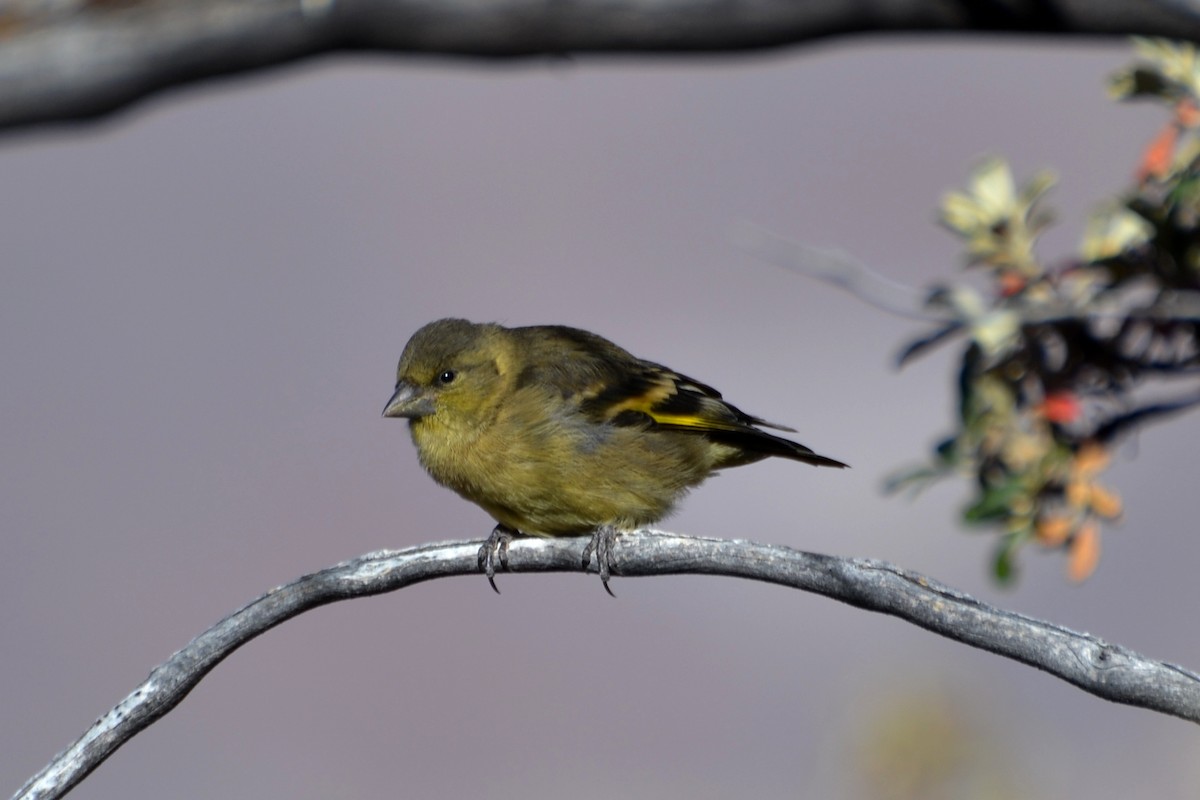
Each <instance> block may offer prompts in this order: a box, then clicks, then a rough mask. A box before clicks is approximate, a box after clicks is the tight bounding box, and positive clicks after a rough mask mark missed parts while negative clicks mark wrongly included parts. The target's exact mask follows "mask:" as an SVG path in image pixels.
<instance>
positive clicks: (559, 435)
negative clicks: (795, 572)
mask: <svg viewBox="0 0 1200 800" xmlns="http://www.w3.org/2000/svg"><path fill="white" fill-rule="evenodd" d="M383 415H384V416H385V417H403V418H406V419H408V421H409V422H408V424H409V432H410V433H411V435H412V440H413V443H414V444H415V445H416V447H417V456H418V458H419V459H420V462H421V465H422V466H423V467H424V468H425V469H426V471H428V472H429V474H430V475H431V476H432V477H433V479H434V480H435V481H437V482H438V483H440V484H442V485H443V486H446V487H449V488H450V489H453V490H454V491H456V492H458V494H460V495H462V496H463V497H465V498H466V499H467V500H470V501H471V502H473V503H475V504H477V505H479V506H480V507H481V508H483V510H485V511H487V512H488V514H490V515H491V516H492V517H493V518H494V519H495V520H496V522H497V525H496V527H495V529H494V530H493V531H492V534H491V536H490V537H488V540H487V543H486V544H484V546H483V547H481V548H480V551H479V567H480V570H481V571H484V572H485V573H486V575H487V577H488V581H489V582H490V583H491V585H492V588H493V589H496V584H495V581H494V580H493V577H494V574H495V562H496V560H497V558H499V561H500V565H501V568H506V567H507V566H508V564H507V555H508V552H507V551H508V543H509V542H510V541H511V540H512V537H513V536H514V535H516V534H524V535H530V536H580V535H584V534H591V535H592V539H591V541H590V542H589V543H588V545H587V547H586V549H585V550H584V553H583V567H584V569H586V568H587V565H588V563H589V561H590V559H591V554H592V552H593V551H594V552H595V553H596V560H597V567H598V571H599V573H600V578H601V580H602V581H603V583H604V588H605V590H606V591H608V593H609V594H612V590H611V589H609V586H608V580H609V575H610V565H609V557H610V553H611V551H612V546H613V543H614V541H615V536H616V533H617V531H619V530H632V529H635V528H639V527H642V526H645V525H649V524H652V523H654V522H657V521H659V520H660V519H662V518H663V517H665V516H666V515H668V514H669V513H671V511H672V509H673V508H674V506H675V503H676V502H677V501H678V500H679V499H680V498H681V497H682V496H683V495H684V494H685V493H687V491H688V490H689V489H690V488H691V487H693V486H696V485H697V484H699V483H700V482H701V481H703V480H704V479H705V478H707V477H708V476H709V475H711V474H712V473H713V472H715V471H717V470H719V469H723V468H725V467H735V466H740V465H742V464H750V463H753V462H755V461H759V460H761V459H764V458H767V457H768V456H782V457H783V458H790V459H794V460H796V461H803V462H804V463H806V464H812V465H814V466H819V467H845V466H846V465H845V464H843V463H842V462H840V461H837V460H835V459H832V458H827V457H825V456H822V455H817V454H816V453H814V452H813V451H812V450H810V449H808V448H807V447H805V446H804V445H802V444H797V443H796V442H793V441H790V440H788V439H784V438H783V437H780V436H776V435H774V434H771V433H767V432H766V431H764V430H762V427H770V428H775V429H777V430H783V431H790V430H792V429H791V428H785V427H784V426H782V425H775V424H773V423H770V422H767V421H765V420H762V419H759V418H758V417H754V416H751V415H749V414H747V413H745V412H743V411H741V410H740V409H738V408H737V407H736V406H733V405H731V404H730V403H727V402H726V401H725V400H723V399H722V398H721V394H720V393H719V392H718V391H717V390H716V389H713V388H712V387H711V386H706V385H705V384H703V383H700V382H699V381H696V380H693V379H691V378H689V377H687V376H685V375H681V374H680V373H678V372H675V371H673V370H671V369H668V368H667V367H664V366H662V365H661V364H656V363H654V362H652V361H644V360H642V359H640V358H638V357H636V356H634V355H632V354H630V353H628V352H626V351H625V350H623V349H621V348H620V347H618V346H617V345H615V344H613V343H612V342H610V341H609V340H607V339H605V338H603V337H601V336H598V335H596V334H594V333H589V332H588V331H585V330H580V329H578V328H569V327H565V326H562V325H536V326H531V327H525V328H505V327H502V326H500V325H497V324H492V323H483V324H479V323H473V322H468V321H467V320H464V319H442V320H438V321H436V322H431V323H429V324H428V325H426V326H425V327H423V328H421V329H420V330H418V331H417V332H416V333H415V334H413V337H412V338H411V339H410V340H409V342H408V344H407V345H405V347H404V353H403V354H402V355H401V356H400V364H399V366H398V367H397V369H396V390H395V393H394V394H393V395H392V397H391V399H390V400H389V401H388V403H387V406H386V407H385V408H384V410H383ZM497 591H498V590H497Z"/></svg>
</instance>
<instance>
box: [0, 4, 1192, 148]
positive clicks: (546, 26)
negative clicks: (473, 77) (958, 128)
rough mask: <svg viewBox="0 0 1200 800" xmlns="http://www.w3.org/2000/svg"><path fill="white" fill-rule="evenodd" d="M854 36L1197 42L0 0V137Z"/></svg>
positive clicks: (839, 7)
mask: <svg viewBox="0 0 1200 800" xmlns="http://www.w3.org/2000/svg"><path fill="white" fill-rule="evenodd" d="M854 33H906V34H911V33H1017V34H1046V35H1053V36H1089V37H1098V36H1118V35H1129V34H1140V35H1144V36H1163V37H1171V38H1176V39H1191V40H1193V41H1198V40H1200V8H1198V7H1197V5H1196V3H1195V2H1193V0H1058V2H1052V1H1048V0H996V1H994V2H979V1H978V0H872V1H871V2H862V1H861V0H859V1H857V2H856V1H855V0H804V2H796V0H489V2H486V3H481V2H478V1H477V0H437V2H429V0H0V129H5V128H17V127H21V126H30V125H34V124H37V123H46V122H62V121H68V120H82V119H88V118H92V117H97V116H101V115H104V114H108V113H110V112H112V111H115V110H117V109H120V108H122V107H124V106H127V105H129V104H130V103H133V102H134V101H136V100H138V99H140V98H142V97H145V96H147V95H151V94H154V93H156V92H159V91H161V90H164V89H167V88H169V87H174V86H179V85H183V84H187V83H192V82H195V81H199V80H204V79H208V78H212V77H216V76H219V75H229V74H234V73H243V72H249V71H252V70H256V69H261V68H264V67H270V66H274V65H279V64H284V63H288V62H291V61H295V60H297V59H301V58H306V57H309V56H314V55H318V54H321V53H328V52H334V51H363V50H369V51H379V52H387V53H412V54H438V55H449V56H467V57H478V58H518V57H546V56H549V57H555V58H558V57H562V56H566V55H573V54H584V53H610V54H611V53H643V54H647V53H710V54H711V53H718V52H734V51H748V50H749V51H755V50H763V49H766V48H773V47H781V46H785V45H795V44H799V43H803V42H808V41H812V40H816V39H821V38H825V37H830V36H839V35H845V34H854Z"/></svg>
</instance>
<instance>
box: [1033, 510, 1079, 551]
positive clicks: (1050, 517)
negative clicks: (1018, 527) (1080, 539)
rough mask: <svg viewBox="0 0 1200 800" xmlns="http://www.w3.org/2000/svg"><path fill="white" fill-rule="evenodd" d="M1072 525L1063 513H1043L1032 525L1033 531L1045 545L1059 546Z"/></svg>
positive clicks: (1068, 534)
mask: <svg viewBox="0 0 1200 800" xmlns="http://www.w3.org/2000/svg"><path fill="white" fill-rule="evenodd" d="M1074 527H1075V526H1074V525H1072V524H1071V518H1070V517H1068V516H1066V515H1065V514H1043V515H1042V516H1041V517H1039V518H1038V521H1037V523H1036V524H1035V525H1034V533H1035V534H1036V535H1037V539H1038V541H1039V542H1041V543H1042V544H1044V545H1045V546H1046V547H1059V546H1060V545H1062V543H1063V542H1065V541H1066V540H1067V537H1068V536H1070V535H1071V531H1072V529H1074Z"/></svg>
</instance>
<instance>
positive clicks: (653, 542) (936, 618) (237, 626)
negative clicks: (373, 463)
mask: <svg viewBox="0 0 1200 800" xmlns="http://www.w3.org/2000/svg"><path fill="white" fill-rule="evenodd" d="M586 542H587V537H583V538H579V539H517V540H514V541H513V543H512V546H511V547H510V549H509V553H508V555H509V564H510V568H511V570H512V571H513V572H579V571H581V565H580V564H581V554H582V552H583V547H584V545H585V543H586ZM481 544H482V542H479V541H475V542H446V543H442V544H430V545H424V546H421V547H413V548H410V549H407V550H382V551H379V552H376V553H369V554H367V555H365V556H362V557H361V558H357V559H354V560H352V561H347V562H344V563H342V564H338V565H336V566H333V567H330V568H329V569H325V570H322V571H320V572H315V573H313V574H311V575H305V576H304V577H302V578H298V579H296V580H295V581H292V582H291V583H289V584H287V585H285V586H280V587H279V588H277V589H272V590H271V591H269V592H267V593H266V594H265V595H263V596H262V597H260V598H258V599H257V600H255V601H254V602H252V603H250V604H249V605H247V606H246V607H244V608H242V609H241V610H239V611H236V612H234V613H233V614H231V615H229V616H228V617H226V618H225V619H223V620H221V621H220V622H219V623H217V624H216V625H215V626H213V627H212V628H210V629H209V630H207V631H205V632H204V633H202V634H201V635H200V636H198V637H196V638H195V639H194V640H192V642H191V643H190V644H188V645H187V646H186V647H184V648H183V649H182V650H180V651H179V652H177V653H175V654H174V655H173V656H171V657H170V658H169V659H168V660H167V661H166V662H165V663H163V664H162V665H160V666H159V667H157V668H155V670H154V671H153V672H151V673H150V676H149V677H148V678H147V679H146V680H145V681H144V682H143V683H142V685H141V686H138V687H137V688H136V689H135V690H134V691H133V693H132V694H130V695H129V696H128V697H126V698H125V699H124V700H122V701H121V702H120V703H118V704H117V706H116V707H115V708H113V709H112V710H111V711H109V712H108V713H107V714H105V715H104V716H102V717H101V718H100V719H98V720H97V721H96V722H95V723H94V724H93V725H92V727H91V728H90V729H89V730H88V731H87V732H86V733H84V734H83V736H81V737H80V738H79V740H78V741H76V742H75V743H74V744H72V745H71V746H70V747H68V748H67V749H66V750H64V751H63V752H62V753H60V754H59V755H58V756H56V757H55V759H54V760H53V761H52V762H51V763H50V764H49V765H48V766H47V767H46V768H45V769H43V770H42V771H41V772H40V773H38V774H37V775H35V776H34V777H33V778H31V779H30V780H29V782H28V783H26V784H25V785H24V786H23V787H21V789H20V790H19V791H18V792H17V793H16V794H15V795H14V796H13V797H14V800H33V798H38V800H46V799H47V798H57V797H62V796H63V795H64V794H66V793H67V792H68V791H70V789H71V788H72V787H73V786H75V785H76V784H78V783H79V782H80V781H81V780H83V779H84V778H85V777H86V776H87V774H88V773H89V772H91V771H92V770H94V769H95V768H96V767H97V766H99V765H100V763H101V762H103V761H104V760H105V759H106V758H108V757H109V756H110V755H112V754H113V753H114V752H115V751H116V750H117V748H119V747H120V746H121V745H122V744H123V743H124V742H125V741H126V740H128V739H129V738H130V737H132V736H134V735H135V734H136V733H138V732H139V731H141V730H142V729H144V728H146V727H147V726H149V725H150V724H151V723H153V722H154V721H155V720H157V719H158V718H159V717H161V716H163V715H164V714H166V713H167V712H168V711H170V710H171V709H172V708H174V707H175V706H176V705H177V704H178V703H179V702H180V701H181V700H183V698H184V697H185V696H187V693H188V692H189V691H191V690H192V688H193V687H195V686H196V684H197V683H199V682H200V680H201V679H202V678H203V677H204V676H205V675H206V674H208V672H209V670H211V669H212V668H213V667H215V666H216V665H217V664H219V663H220V662H221V661H222V659H224V658H226V657H227V656H229V655H230V654H231V653H233V651H234V650H236V649H237V648H239V647H241V646H242V645H243V644H245V643H247V642H249V641H250V640H251V639H253V638H254V637H256V636H258V635H259V634H262V633H265V632H266V631H268V630H270V629H271V628H273V627H275V626H276V625H279V624H281V623H283V622H285V621H286V620H288V619H290V618H292V617H294V616H296V615H297V614H300V613H302V612H304V611H308V610H309V609H312V608H316V607H318V606H322V605H325V604H326V603H332V602H335V601H338V600H348V599H350V598H353V597H366V596H369V595H375V594H380V593H382V592H390V591H394V590H396V589H401V588H404V587H405V586H411V585H412V584H415V583H421V582H422V581H427V580H430V579H433V578H443V577H448V576H450V575H470V576H472V580H478V581H479V582H480V583H481V584H482V583H483V577H482V576H480V575H479V572H478V561H477V558H478V553H479V547H480V545H481ZM612 565H613V574H614V575H620V576H641V575H681V574H701V575H727V576H730V577H737V578H750V579H753V580H759V581H765V582H768V583H777V584H779V585H781V586H790V587H792V588H794V589H801V590H804V591H808V592H816V593H817V594H823V595H825V596H826V597H832V598H834V599H835V600H840V601H842V602H844V603H849V604H850V605H853V606H857V607H859V608H865V609H868V610H871V611H879V612H882V613H884V614H891V615H893V616H896V617H900V618H901V619H904V620H908V621H909V622H911V623H913V624H915V625H918V626H920V627H922V628H925V629H926V630H930V631H933V632H934V633H937V634H940V635H942V636H945V637H947V638H949V639H953V640H955V641H958V642H963V643H965V644H969V645H971V646H973V647H978V648H981V649H983V650H987V651H989V652H992V653H996V654H998V655H1002V656H1005V657H1007V658H1011V659H1014V660H1016V661H1020V662H1021V663H1023V664H1029V665H1030V666H1034V667H1037V668H1038V669H1042V670H1045V671H1046V672H1049V673H1050V674H1052V675H1056V676H1058V677H1059V678H1062V679H1063V680H1065V681H1068V682H1070V683H1073V684H1075V685H1076V686H1078V687H1079V688H1081V689H1083V690H1084V691H1086V692H1090V693H1091V694H1094V695H1096V696H1098V697H1102V698H1104V699H1106V700H1111V701H1113V702H1116V703H1126V704H1128V705H1132V706H1140V707H1142V708H1149V709H1153V710H1155V711H1161V712H1163V713H1164V714H1171V715H1174V716H1177V717H1180V718H1182V719H1185V720H1190V721H1192V722H1200V675H1197V674H1196V673H1194V672H1191V671H1189V670H1186V669H1184V668H1182V667H1178V666H1175V665H1173V664H1166V663H1163V662H1161V661H1154V660H1152V659H1148V658H1145V657H1144V656H1141V655H1139V654H1137V653H1135V652H1133V651H1132V650H1128V649H1126V648H1124V647H1121V646H1119V645H1114V644H1109V643H1107V642H1105V641H1103V640H1101V639H1098V638H1096V637H1095V636H1092V635H1090V634H1087V633H1079V632H1077V631H1073V630H1069V629H1068V628H1064V627H1061V626H1059V625H1055V624H1053V623H1050V622H1043V621H1041V620H1038V619H1034V618H1032V617H1026V616H1023V615H1021V614H1016V613H1014V612H1011V611H1005V610H1003V609H999V608H994V607H992V606H989V605H987V604H985V603H981V602H979V601H978V600H976V599H974V598H973V597H970V596H969V595H966V594H963V593H962V592H959V591H956V590H954V589H951V588H950V587H948V586H944V585H942V584H940V583H938V582H937V581H934V580H932V579H930V578H927V577H925V576H924V575H920V574H918V573H915V572H909V571H908V570H904V569H901V568H899V567H897V566H894V565H892V564H888V563H886V562H883V561H873V560H869V559H858V558H836V557H833V556H826V555H819V554H815V553H805V552H801V551H799V550H793V549H791V548H788V547H781V546H778V545H764V544H755V543H754V542H748V541H744V540H725V539H698V538H692V537H688V536H679V535H676V534H671V533H662V532H658V531H638V532H635V533H626V534H621V535H620V536H619V537H618V538H617V543H616V546H615V548H614V550H613V558H612ZM486 588H487V587H486V586H482V587H481V591H483V590H486ZM595 591H600V588H599V587H598V586H597V587H596V588H595ZM485 596H486V597H490V592H487V593H486V595H485ZM485 602H499V601H494V600H486V601H485Z"/></svg>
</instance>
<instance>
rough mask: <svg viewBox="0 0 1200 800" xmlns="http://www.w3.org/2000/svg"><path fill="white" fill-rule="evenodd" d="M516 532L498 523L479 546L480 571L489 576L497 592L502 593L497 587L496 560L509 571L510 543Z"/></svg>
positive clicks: (493, 589) (502, 567)
mask: <svg viewBox="0 0 1200 800" xmlns="http://www.w3.org/2000/svg"><path fill="white" fill-rule="evenodd" d="M515 533H516V532H515V531H514V530H513V529H512V528H509V527H507V526H505V525H497V526H496V527H494V528H492V533H491V535H490V536H488V538H487V541H486V542H484V543H483V546H482V547H480V548H479V571H480V572H482V573H483V574H484V575H486V576H487V579H488V583H489V584H491V586H492V591H494V592H495V593H496V594H500V590H499V589H498V588H497V587H496V562H497V561H499V562H500V569H501V570H503V571H505V572H507V571H508V543H509V542H511V541H512V540H513V535H514V534H515Z"/></svg>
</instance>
